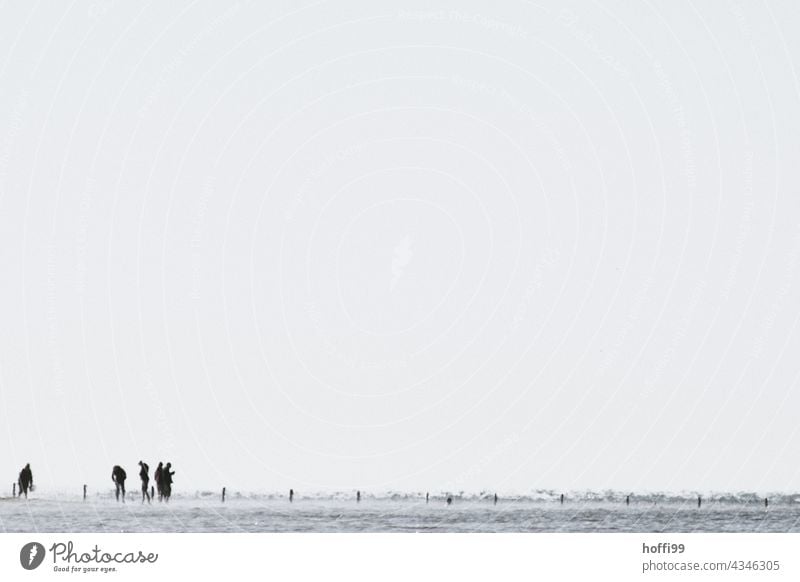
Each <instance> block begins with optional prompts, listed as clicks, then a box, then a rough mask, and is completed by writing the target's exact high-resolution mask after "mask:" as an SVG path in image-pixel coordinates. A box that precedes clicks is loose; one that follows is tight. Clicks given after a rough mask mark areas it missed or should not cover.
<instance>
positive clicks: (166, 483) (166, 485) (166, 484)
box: [161, 463, 175, 501]
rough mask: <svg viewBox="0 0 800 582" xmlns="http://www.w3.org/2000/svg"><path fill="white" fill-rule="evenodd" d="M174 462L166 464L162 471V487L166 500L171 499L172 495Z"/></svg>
mask: <svg viewBox="0 0 800 582" xmlns="http://www.w3.org/2000/svg"><path fill="white" fill-rule="evenodd" d="M171 468H172V463H167V464H166V465H164V470H163V471H161V489H162V490H163V494H164V500H165V501H169V498H170V497H171V496H172V476H173V475H174V474H175V471H171V470H170V469H171Z"/></svg>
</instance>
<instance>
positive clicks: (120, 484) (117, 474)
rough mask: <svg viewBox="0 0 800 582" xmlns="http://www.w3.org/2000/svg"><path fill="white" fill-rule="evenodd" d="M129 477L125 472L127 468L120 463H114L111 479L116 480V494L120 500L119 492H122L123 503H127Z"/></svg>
mask: <svg viewBox="0 0 800 582" xmlns="http://www.w3.org/2000/svg"><path fill="white" fill-rule="evenodd" d="M127 478H128V475H127V474H126V473H125V469H123V468H122V467H120V466H119V465H114V468H113V469H111V480H112V481H113V482H114V486H115V491H114V495H115V496H116V498H117V501H119V493H120V491H121V492H122V503H125V479H127Z"/></svg>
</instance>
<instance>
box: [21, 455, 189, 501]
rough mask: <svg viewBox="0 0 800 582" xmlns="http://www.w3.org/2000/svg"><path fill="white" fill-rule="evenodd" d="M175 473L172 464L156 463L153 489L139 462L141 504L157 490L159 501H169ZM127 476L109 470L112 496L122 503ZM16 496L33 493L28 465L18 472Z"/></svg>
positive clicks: (122, 471) (115, 469) (118, 469)
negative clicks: (112, 488)
mask: <svg viewBox="0 0 800 582" xmlns="http://www.w3.org/2000/svg"><path fill="white" fill-rule="evenodd" d="M174 474H175V471H173V470H172V463H167V464H166V465H165V464H164V463H162V462H159V463H158V467H156V470H155V471H154V472H153V480H154V481H155V482H156V484H155V487H153V486H152V485H150V466H149V465H148V464H147V463H145V462H144V461H139V478H140V479H141V480H142V503H144V502H145V500H146V501H147V502H148V503H150V502H151V501H152V499H154V498H155V495H156V490H158V500H159V501H169V498H170V497H171V496H172V476H173V475H174ZM127 478H128V474H127V473H126V472H125V469H123V468H122V467H120V466H119V465H114V467H113V468H112V469H111V480H112V481H113V482H114V487H115V491H114V495H115V497H116V499H117V501H119V498H120V495H122V501H123V502H125V479H127ZM17 487H18V489H17V496H18V497H19V496H22V495H24V496H25V499H27V498H28V491H33V471H31V465H30V463H27V464H26V465H25V466H24V467H23V468H22V470H21V471H20V472H19V477H18V478H17ZM85 489H86V486H85V485H84V497H85V496H86V491H85Z"/></svg>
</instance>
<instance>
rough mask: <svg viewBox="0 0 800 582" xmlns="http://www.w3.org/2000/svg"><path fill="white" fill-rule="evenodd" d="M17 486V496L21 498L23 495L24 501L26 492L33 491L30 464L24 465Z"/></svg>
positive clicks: (26, 495) (26, 496)
mask: <svg viewBox="0 0 800 582" xmlns="http://www.w3.org/2000/svg"><path fill="white" fill-rule="evenodd" d="M17 484H18V485H19V493H18V494H17V496H21V495H22V494H23V493H24V494H25V499H27V498H28V491H29V490H30V491H33V472H32V471H31V464H30V463H26V465H25V466H24V467H23V468H22V471H20V472H19V479H18V480H17Z"/></svg>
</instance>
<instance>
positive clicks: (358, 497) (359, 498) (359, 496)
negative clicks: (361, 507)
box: [356, 491, 361, 502]
mask: <svg viewBox="0 0 800 582" xmlns="http://www.w3.org/2000/svg"><path fill="white" fill-rule="evenodd" d="M360 501H361V491H356V502H360Z"/></svg>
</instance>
